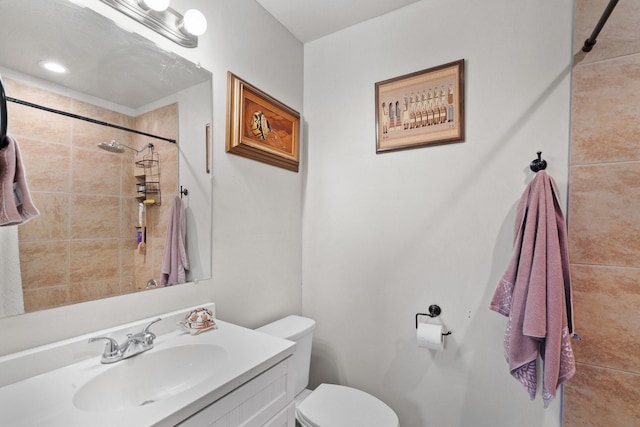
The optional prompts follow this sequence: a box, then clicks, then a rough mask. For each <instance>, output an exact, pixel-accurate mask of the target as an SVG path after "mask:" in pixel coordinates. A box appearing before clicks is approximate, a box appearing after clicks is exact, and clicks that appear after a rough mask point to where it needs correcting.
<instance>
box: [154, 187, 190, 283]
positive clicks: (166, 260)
mask: <svg viewBox="0 0 640 427" xmlns="http://www.w3.org/2000/svg"><path fill="white" fill-rule="evenodd" d="M186 227H187V224H186V221H185V213H184V206H183V205H182V199H180V197H178V196H176V197H175V198H174V199H173V205H172V206H171V213H170V214H169V224H168V226H167V237H166V238H165V241H164V256H163V258H162V279H161V284H162V286H171V285H177V284H179V283H184V282H186V281H187V277H186V276H187V273H186V272H187V270H189V259H188V257H187V249H186V245H185V237H186V234H187V228H186Z"/></svg>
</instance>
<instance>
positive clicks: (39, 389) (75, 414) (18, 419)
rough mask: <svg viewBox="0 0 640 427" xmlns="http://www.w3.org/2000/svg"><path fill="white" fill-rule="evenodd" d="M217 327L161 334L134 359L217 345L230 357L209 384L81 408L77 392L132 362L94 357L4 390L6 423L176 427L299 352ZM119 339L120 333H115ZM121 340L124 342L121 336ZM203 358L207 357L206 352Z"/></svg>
mask: <svg viewBox="0 0 640 427" xmlns="http://www.w3.org/2000/svg"><path fill="white" fill-rule="evenodd" d="M216 323H217V326H218V327H217V329H213V330H209V331H206V332H203V333H201V334H199V335H195V336H192V335H190V334H188V333H185V332H182V331H178V330H175V331H172V332H168V333H166V334H162V335H158V338H157V339H156V340H155V347H154V348H153V349H151V350H149V351H148V352H146V353H142V354H139V355H137V356H134V358H136V359H138V360H137V361H136V362H137V363H140V362H141V361H143V360H144V357H145V355H147V354H151V353H152V352H154V351H158V350H161V349H163V348H168V347H172V346H181V345H189V344H215V345H217V346H220V347H222V348H224V349H225V351H226V353H227V355H228V357H226V358H225V360H224V362H222V364H221V366H217V367H216V369H215V370H214V374H213V375H212V376H210V377H209V378H207V380H206V381H204V382H202V383H200V384H197V385H195V386H193V387H192V388H190V389H188V390H185V391H183V392H181V393H179V394H176V395H174V396H171V397H167V398H165V399H163V400H162V401H159V402H156V403H154V404H149V405H144V406H139V407H135V408H131V409H123V410H119V411H113V412H108V413H98V412H87V411H83V410H80V409H78V408H76V407H75V406H74V404H73V397H74V394H75V393H76V391H77V390H79V389H80V388H81V387H82V386H83V385H84V384H86V383H87V382H88V381H90V380H91V379H92V378H94V377H95V376H96V375H98V374H100V373H102V372H104V371H106V370H108V369H110V368H111V367H113V366H116V365H117V364H118V363H125V362H126V360H125V361H121V362H116V363H115V364H111V365H107V364H101V363H100V357H99V356H93V357H90V358H88V359H86V360H81V361H79V362H77V363H74V364H71V365H68V366H64V367H60V368H57V369H54V370H51V371H48V372H45V373H41V374H38V375H36V376H33V377H30V378H26V379H23V380H21V381H18V382H15V383H13V384H9V385H6V386H4V387H1V388H0V425H2V426H12V427H20V426H25V427H26V426H29V427H35V426H47V427H56V426H61V427H62V426H64V427H73V426H83V427H84V426H91V427H99V426H109V427H113V426H135V427H143V426H173V425H175V424H176V423H178V422H179V421H181V420H183V419H185V418H187V417H188V416H189V415H191V414H193V413H195V412H197V411H198V410H200V409H202V408H204V407H206V406H208V405H209V404H211V403H213V402H215V401H216V400H218V399H219V398H221V397H222V396H224V395H225V394H227V393H229V392H231V391H233V390H234V389H236V388H237V387H239V386H240V385H242V384H244V383H245V382H247V381H249V380H250V379H252V378H254V377H255V376H257V375H258V374H260V373H262V372H263V371H265V370H266V369H268V368H270V367H271V366H273V365H275V364H277V363H278V362H280V361H281V360H284V359H285V358H287V357H288V356H290V355H291V354H293V352H294V349H295V343H293V342H291V341H287V340H283V339H279V338H275V337H272V336H269V335H266V334H263V333H260V332H256V331H253V330H251V329H246V328H243V327H240V326H236V325H233V324H230V323H226V322H224V321H221V320H218V319H216ZM176 328H177V327H176ZM152 330H153V327H152ZM113 336H114V337H117V336H118V335H116V334H113ZM118 341H121V338H119V339H118ZM76 346H77V344H76ZM88 346H91V347H93V346H94V344H88V343H87V347H88ZM98 347H99V348H100V349H102V347H103V346H102V345H98ZM202 357H206V354H203V355H202ZM0 362H2V361H1V360H0ZM218 363H220V362H218ZM0 364H1V363H0ZM5 368H6V366H5ZM167 369H171V366H167ZM129 381H132V382H134V381H136V378H130V379H129ZM122 387H127V384H126V383H123V384H122Z"/></svg>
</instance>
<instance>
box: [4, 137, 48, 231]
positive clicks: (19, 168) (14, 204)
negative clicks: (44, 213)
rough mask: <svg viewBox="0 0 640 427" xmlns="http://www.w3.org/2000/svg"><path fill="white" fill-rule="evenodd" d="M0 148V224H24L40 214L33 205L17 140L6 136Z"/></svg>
mask: <svg viewBox="0 0 640 427" xmlns="http://www.w3.org/2000/svg"><path fill="white" fill-rule="evenodd" d="M6 143H7V146H6V147H4V148H3V149H2V150H0V226H5V225H18V224H24V223H25V222H27V221H29V220H30V219H32V218H34V217H36V216H38V215H40V212H39V211H38V209H37V208H36V207H35V206H34V205H33V201H32V200H31V195H30V194H29V187H28V186H27V175H26V172H25V170H24V165H23V164H22V157H21V156H20V148H19V147H18V141H16V140H15V139H14V138H13V137H11V136H9V135H7V136H6Z"/></svg>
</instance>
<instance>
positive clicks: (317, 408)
mask: <svg viewBox="0 0 640 427" xmlns="http://www.w3.org/2000/svg"><path fill="white" fill-rule="evenodd" d="M315 327H316V322H315V321H313V320H312V319H308V318H306V317H300V316H288V317H285V318H284V319H280V320H276V321H275V322H273V323H269V324H268V325H265V326H263V327H261V328H258V329H257V331H260V332H263V333H266V334H269V335H273V336H276V337H278V338H284V339H287V340H290V341H295V343H296V351H295V353H294V355H293V360H294V365H295V369H296V388H295V392H296V419H297V420H298V422H299V423H300V424H301V425H302V426H303V427H354V426H367V427H399V425H400V424H399V421H398V416H397V415H396V414H395V412H393V410H392V409H391V408H390V407H389V406H387V405H386V404H385V403H384V402H382V401H381V400H379V399H377V398H375V397H373V396H372V395H370V394H368V393H365V392H364V391H362V390H358V389H355V388H352V387H345V386H341V385H335V384H320V385H319V386H318V387H317V388H316V389H315V390H313V391H311V390H305V388H306V387H307V384H308V383H309V365H310V363H311V343H312V341H313V330H314V329H315Z"/></svg>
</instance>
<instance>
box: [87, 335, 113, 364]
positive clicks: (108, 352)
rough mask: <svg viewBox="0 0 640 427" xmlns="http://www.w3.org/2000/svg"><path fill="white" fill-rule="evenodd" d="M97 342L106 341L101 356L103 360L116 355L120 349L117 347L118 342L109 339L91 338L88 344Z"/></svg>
mask: <svg viewBox="0 0 640 427" xmlns="http://www.w3.org/2000/svg"><path fill="white" fill-rule="evenodd" d="M99 340H105V341H107V344H106V345H105V346H104V353H103V354H102V358H103V359H105V358H108V357H114V356H117V355H118V352H119V351H120V347H119V346H118V342H117V341H116V340H114V339H113V338H109V337H93V338H89V343H92V342H95V341H99Z"/></svg>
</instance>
